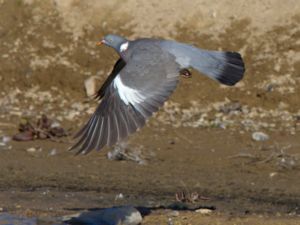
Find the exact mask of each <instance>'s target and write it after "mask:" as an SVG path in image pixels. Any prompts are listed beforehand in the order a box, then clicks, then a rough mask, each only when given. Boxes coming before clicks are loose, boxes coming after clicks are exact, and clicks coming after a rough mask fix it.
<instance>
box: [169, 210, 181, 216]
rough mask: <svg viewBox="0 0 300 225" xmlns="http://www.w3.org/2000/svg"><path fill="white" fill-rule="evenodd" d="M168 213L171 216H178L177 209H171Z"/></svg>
mask: <svg viewBox="0 0 300 225" xmlns="http://www.w3.org/2000/svg"><path fill="white" fill-rule="evenodd" d="M168 215H169V216H172V217H177V216H179V212H178V211H177V210H173V211H171V212H169V213H168Z"/></svg>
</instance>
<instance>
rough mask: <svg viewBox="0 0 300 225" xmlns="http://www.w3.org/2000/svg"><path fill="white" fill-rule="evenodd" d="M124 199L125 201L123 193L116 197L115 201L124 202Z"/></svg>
mask: <svg viewBox="0 0 300 225" xmlns="http://www.w3.org/2000/svg"><path fill="white" fill-rule="evenodd" d="M122 199H124V195H123V194H122V193H119V194H117V195H116V197H115V201H116V200H122Z"/></svg>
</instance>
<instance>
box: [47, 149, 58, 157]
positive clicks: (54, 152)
mask: <svg viewBox="0 0 300 225" xmlns="http://www.w3.org/2000/svg"><path fill="white" fill-rule="evenodd" d="M56 154H57V150H56V149H55V148H53V149H52V150H50V152H49V155H50V156H54V155H56Z"/></svg>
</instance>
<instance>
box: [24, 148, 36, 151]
mask: <svg viewBox="0 0 300 225" xmlns="http://www.w3.org/2000/svg"><path fill="white" fill-rule="evenodd" d="M26 151H27V152H36V149H35V148H33V147H31V148H27V149H26Z"/></svg>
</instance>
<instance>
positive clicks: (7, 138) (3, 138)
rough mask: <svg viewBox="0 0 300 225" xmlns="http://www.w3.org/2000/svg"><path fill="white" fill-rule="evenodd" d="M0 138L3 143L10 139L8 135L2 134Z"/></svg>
mask: <svg viewBox="0 0 300 225" xmlns="http://www.w3.org/2000/svg"><path fill="white" fill-rule="evenodd" d="M1 139H2V140H1V142H2V143H4V144H7V143H8V142H10V141H11V137H10V136H2V137H1Z"/></svg>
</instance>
